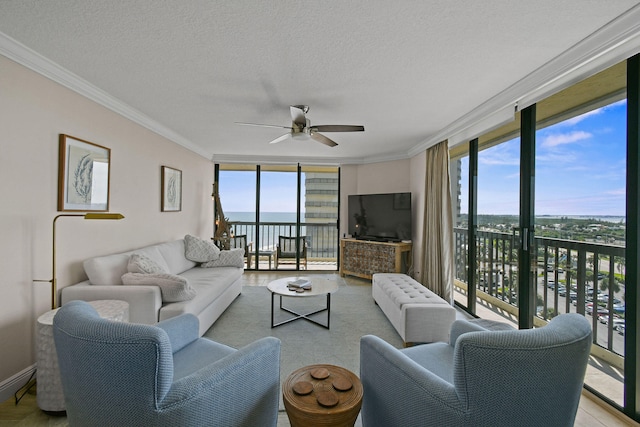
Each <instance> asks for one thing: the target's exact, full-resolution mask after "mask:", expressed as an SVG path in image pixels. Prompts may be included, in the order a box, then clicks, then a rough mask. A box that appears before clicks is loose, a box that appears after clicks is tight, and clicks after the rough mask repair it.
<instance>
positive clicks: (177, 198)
mask: <svg viewBox="0 0 640 427" xmlns="http://www.w3.org/2000/svg"><path fill="white" fill-rule="evenodd" d="M161 209H162V212H180V211H181V210H182V171H181V170H178V169H174V168H170V167H169V166H162V206H161Z"/></svg>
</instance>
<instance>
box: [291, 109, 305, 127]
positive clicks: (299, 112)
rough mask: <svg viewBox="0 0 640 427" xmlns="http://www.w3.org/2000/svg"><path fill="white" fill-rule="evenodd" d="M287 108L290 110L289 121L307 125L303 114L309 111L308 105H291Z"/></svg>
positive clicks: (303, 125)
mask: <svg viewBox="0 0 640 427" xmlns="http://www.w3.org/2000/svg"><path fill="white" fill-rule="evenodd" d="M289 109H290V110H291V121H292V122H293V123H295V124H297V125H299V126H302V127H305V126H306V125H307V118H306V117H305V114H306V113H307V111H309V107H307V106H306V105H292V106H290V107H289Z"/></svg>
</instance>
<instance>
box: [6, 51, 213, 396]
mask: <svg viewBox="0 0 640 427" xmlns="http://www.w3.org/2000/svg"><path fill="white" fill-rule="evenodd" d="M61 133H65V134H69V135H72V136H75V137H78V138H81V139H84V140H88V141H91V142H94V143H96V144H99V145H103V146H106V147H109V148H110V149H111V192H110V211H112V212H121V213H122V214H124V215H125V217H126V218H125V219H124V220H121V221H85V220H83V219H81V218H61V219H59V220H58V224H57V229H56V230H57V241H58V242H57V262H56V264H57V270H58V274H57V276H58V283H59V287H64V286H68V285H69V284H71V283H75V282H77V281H79V280H82V279H84V278H85V277H84V272H83V269H82V264H81V263H82V260H84V259H85V258H88V257H90V256H93V255H100V254H106V253H111V252H114V251H125V250H130V249H134V248H136V247H140V246H144V245H147V244H151V243H156V242H161V241H166V240H171V239H177V238H182V237H183V236H184V235H185V234H187V233H189V234H194V235H197V236H200V237H203V238H208V237H210V236H211V233H212V231H213V230H212V220H211V218H212V215H213V207H212V202H211V197H210V195H211V189H212V187H211V185H212V183H213V163H212V162H210V161H209V160H208V159H205V158H203V157H201V156H198V155H196V154H194V153H192V152H191V151H188V150H186V149H184V148H182V147H180V146H179V145H177V144H174V143H172V142H170V141H168V140H166V139H164V138H162V137H160V136H158V135H157V134H155V133H153V132H151V131H149V130H147V129H145V128H143V127H141V126H139V125H137V124H135V123H133V122H131V121H129V120H127V119H125V118H123V117H122V116H120V115H118V114H115V113H113V112H112V111H110V110H108V109H106V108H104V107H102V106H100V105H98V104H96V103H94V102H92V101H90V100H88V99H86V98H84V97H82V96H80V95H78V94H76V93H75V92H72V91H70V90H68V89H66V88H64V87H62V86H60V85H58V84H56V83H53V82H52V81H50V80H48V79H46V78H45V77H43V76H41V75H39V74H36V73H34V72H32V71H30V70H28V69H26V68H24V67H22V66H20V65H18V64H16V63H14V62H12V61H10V60H8V59H7V58H5V57H3V56H0V182H2V184H1V185H0V200H1V202H0V277H1V278H2V279H0V291H1V292H2V293H1V295H2V297H1V298H0V342H2V343H3V346H2V349H1V350H0V361H1V362H0V401H4V400H6V399H7V398H8V397H10V394H11V393H13V390H12V389H11V388H12V387H13V386H14V385H15V383H18V382H19V381H21V378H17V377H16V376H17V375H18V374H20V373H21V372H24V371H25V370H29V369H30V368H31V367H32V366H33V364H34V363H35V352H34V343H35V338H34V331H35V322H36V319H37V318H38V316H39V315H40V314H42V313H44V312H46V311H48V310H49V309H50V285H49V284H48V283H34V282H33V280H34V279H45V280H48V279H50V278H51V274H52V259H51V257H52V220H53V218H54V217H55V215H56V214H57V213H58V212H57V181H58V135H59V134H61ZM162 165H166V166H171V167H173V168H176V169H180V170H182V174H183V175H182V177H183V184H182V191H183V200H182V211H181V212H165V213H163V212H160V169H161V166H162Z"/></svg>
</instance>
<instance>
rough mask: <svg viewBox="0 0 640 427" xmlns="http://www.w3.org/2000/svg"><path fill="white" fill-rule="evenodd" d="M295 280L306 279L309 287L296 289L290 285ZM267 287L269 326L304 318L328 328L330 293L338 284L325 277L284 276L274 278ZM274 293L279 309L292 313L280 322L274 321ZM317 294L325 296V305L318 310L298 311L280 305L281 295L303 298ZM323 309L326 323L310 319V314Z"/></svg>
mask: <svg viewBox="0 0 640 427" xmlns="http://www.w3.org/2000/svg"><path fill="white" fill-rule="evenodd" d="M296 281H308V282H310V284H311V289H305V290H304V291H302V292H300V291H296V290H295V289H292V288H291V287H290V284H291V283H292V282H296ZM267 289H269V291H270V292H271V327H272V328H275V327H276V326H281V325H284V324H286V323H289V322H293V321H294V320H298V319H305V320H307V321H309V322H311V323H315V324H316V325H320V326H322V327H323V328H327V329H329V326H330V323H329V322H330V319H331V294H332V293H334V292H335V291H337V290H338V284H337V283H336V282H335V281H333V280H330V279H325V278H322V277H312V276H305V277H300V276H296V277H284V278H282V279H278V280H274V281H272V282H270V283H269V284H268V285H267ZM276 295H278V296H279V297H280V310H282V311H286V312H287V313H291V314H293V317H291V318H289V319H287V320H283V321H282V322H279V323H275V317H274V314H275V313H274V310H275V309H274V300H275V297H276ZM318 295H326V296H327V304H326V306H325V307H323V308H320V309H319V310H315V311H311V312H309V313H299V312H297V311H295V310H292V309H291V308H288V307H285V306H283V305H282V297H291V298H305V297H312V296H318ZM323 311H326V312H327V323H326V324H323V323H320V322H318V321H316V320H314V319H311V318H310V317H309V316H312V315H314V314H317V313H322V312H323Z"/></svg>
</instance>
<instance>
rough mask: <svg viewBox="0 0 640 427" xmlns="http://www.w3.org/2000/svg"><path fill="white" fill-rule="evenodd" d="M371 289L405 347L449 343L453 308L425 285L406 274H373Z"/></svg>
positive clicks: (454, 315)
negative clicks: (436, 342)
mask: <svg viewBox="0 0 640 427" xmlns="http://www.w3.org/2000/svg"><path fill="white" fill-rule="evenodd" d="M371 290H372V294H373V299H374V300H375V302H376V304H378V306H379V307H380V309H381V310H382V312H383V313H384V314H385V315H386V316H387V318H388V319H389V321H390V322H391V324H392V325H393V327H394V328H396V331H398V334H400V336H401V337H402V340H403V341H404V345H405V346H409V345H413V344H414V343H424V342H435V341H444V342H449V330H450V329H451V324H452V323H453V321H454V320H456V309H455V308H453V307H452V306H451V305H450V304H449V303H447V302H446V301H445V300H443V299H442V298H440V297H439V296H438V295H436V294H435V293H433V292H432V291H430V290H429V289H427V288H426V287H425V286H423V285H422V284H420V283H418V282H417V281H416V280H414V279H413V278H411V277H409V276H407V275H406V274H397V273H376V274H374V275H373V279H372V286H371Z"/></svg>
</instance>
